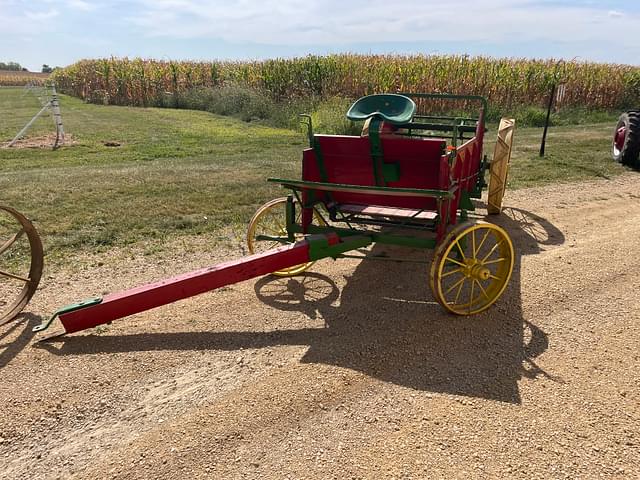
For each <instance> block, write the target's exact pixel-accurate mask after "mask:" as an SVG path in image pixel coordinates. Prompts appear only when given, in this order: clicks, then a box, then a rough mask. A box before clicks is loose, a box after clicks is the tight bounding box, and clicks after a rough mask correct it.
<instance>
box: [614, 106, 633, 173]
mask: <svg viewBox="0 0 640 480" xmlns="http://www.w3.org/2000/svg"><path fill="white" fill-rule="evenodd" d="M623 126H624V127H625V128H626V129H627V136H626V138H625V140H624V145H623V147H622V149H620V150H619V151H618V150H617V149H616V148H615V143H614V145H613V148H612V154H613V159H614V160H615V161H617V162H621V163H623V164H624V165H628V166H629V167H633V168H636V169H639V170H640V111H631V112H626V113H623V114H622V115H620V118H619V119H618V124H617V125H616V129H615V131H618V129H619V128H620V127H623ZM614 142H615V132H614Z"/></svg>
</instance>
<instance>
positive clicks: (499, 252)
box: [429, 221, 514, 315]
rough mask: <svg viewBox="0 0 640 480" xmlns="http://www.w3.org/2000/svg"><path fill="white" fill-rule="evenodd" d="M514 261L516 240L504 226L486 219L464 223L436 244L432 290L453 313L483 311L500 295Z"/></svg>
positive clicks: (431, 279) (467, 313)
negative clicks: (485, 220) (484, 220)
mask: <svg viewBox="0 0 640 480" xmlns="http://www.w3.org/2000/svg"><path fill="white" fill-rule="evenodd" d="M513 264H514V250H513V243H512V242H511V239H510V238H509V235H508V234H507V232H505V231H504V230H503V229H502V228H500V227H499V226H497V225H494V224H493V223H488V222H482V221H477V222H472V221H470V222H464V223H460V224H458V225H456V226H455V227H454V228H453V229H452V230H451V232H450V233H449V234H448V235H447V237H446V238H445V239H444V241H443V242H441V243H440V244H439V245H438V247H437V248H436V251H435V253H434V257H433V262H432V264H431V271H430V275H429V280H430V284H431V290H432V291H433V295H434V296H435V298H436V300H438V302H439V303H440V304H441V305H442V306H443V307H444V308H446V309H447V310H449V311H450V312H452V313H455V314H458V315H472V314H474V313H479V312H482V311H483V310H486V309H487V308H489V307H490V306H491V305H493V304H494V303H495V302H496V300H498V298H500V295H502V293H503V292H504V290H505V288H506V287H507V284H508V283H509V279H510V278H511V272H512V271H513Z"/></svg>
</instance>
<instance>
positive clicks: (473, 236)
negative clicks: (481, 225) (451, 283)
mask: <svg viewBox="0 0 640 480" xmlns="http://www.w3.org/2000/svg"><path fill="white" fill-rule="evenodd" d="M471 252H472V256H471V258H473V259H475V258H476V231H475V230H471Z"/></svg>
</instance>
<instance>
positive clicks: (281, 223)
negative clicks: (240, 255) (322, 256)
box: [247, 197, 324, 277]
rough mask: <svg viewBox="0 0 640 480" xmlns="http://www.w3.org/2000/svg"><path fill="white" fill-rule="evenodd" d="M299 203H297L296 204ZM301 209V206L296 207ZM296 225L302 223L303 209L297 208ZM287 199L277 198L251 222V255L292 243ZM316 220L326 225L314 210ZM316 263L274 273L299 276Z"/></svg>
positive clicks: (265, 206)
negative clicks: (288, 233)
mask: <svg viewBox="0 0 640 480" xmlns="http://www.w3.org/2000/svg"><path fill="white" fill-rule="evenodd" d="M296 203H297V202H296ZM296 206H297V207H299V205H296ZM295 210H296V219H295V221H296V223H298V224H299V223H300V222H301V217H302V209H301V208H296V209H295ZM286 218H287V197H281V198H276V199H274V200H271V201H270V202H267V203H265V204H264V205H263V206H261V207H260V208H259V209H258V210H257V211H256V213H255V214H254V215H253V218H252V219H251V221H250V222H249V229H248V230H247V245H248V247H249V252H250V253H252V254H253V253H261V252H265V251H267V250H271V249H272V248H276V247H279V246H281V245H286V244H287V243H290V242H289V240H288V235H287V222H286ZM314 220H315V221H316V222H317V223H319V224H324V220H323V219H322V217H321V216H320V214H319V213H318V212H317V211H315V210H314ZM302 238H304V236H303V235H296V236H295V240H296V241H298V240H301V239H302ZM313 264H314V262H307V263H301V264H300V265H294V266H292V267H289V268H284V269H282V270H278V271H276V272H273V274H274V275H277V276H279V277H291V276H293V275H299V274H301V273H302V272H304V271H305V270H307V269H308V268H309V267H311V265H313Z"/></svg>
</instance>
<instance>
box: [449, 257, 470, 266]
mask: <svg viewBox="0 0 640 480" xmlns="http://www.w3.org/2000/svg"><path fill="white" fill-rule="evenodd" d="M447 260H448V261H450V262H451V263H455V264H456V265H460V266H461V267H465V268H466V265H465V264H464V263H460V262H459V261H457V260H454V259H453V258H451V257H447V258H445V261H447Z"/></svg>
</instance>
